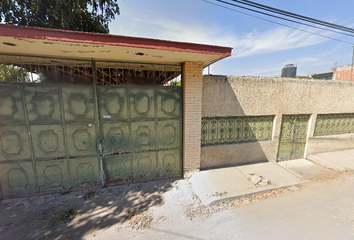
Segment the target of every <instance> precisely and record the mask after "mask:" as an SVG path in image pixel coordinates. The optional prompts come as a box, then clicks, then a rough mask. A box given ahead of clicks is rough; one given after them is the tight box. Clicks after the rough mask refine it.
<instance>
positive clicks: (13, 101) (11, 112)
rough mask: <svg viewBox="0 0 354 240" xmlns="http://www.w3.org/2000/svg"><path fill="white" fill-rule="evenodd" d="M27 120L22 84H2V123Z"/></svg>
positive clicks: (0, 120) (0, 113)
mask: <svg viewBox="0 0 354 240" xmlns="http://www.w3.org/2000/svg"><path fill="white" fill-rule="evenodd" d="M25 121H26V120H25V113H24V109H23V101H22V93H21V88H20V86H14V85H13V86H10V85H7V84H2V85H1V88H0V123H1V124H6V123H14V122H25Z"/></svg>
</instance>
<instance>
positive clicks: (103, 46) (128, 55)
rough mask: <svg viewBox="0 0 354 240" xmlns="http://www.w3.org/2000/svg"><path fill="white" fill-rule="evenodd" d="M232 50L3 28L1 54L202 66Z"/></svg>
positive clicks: (191, 44) (70, 32) (179, 43)
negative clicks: (200, 63) (189, 63)
mask: <svg viewBox="0 0 354 240" xmlns="http://www.w3.org/2000/svg"><path fill="white" fill-rule="evenodd" d="M231 50H232V49H231V48H229V47H220V46H210V45H202V44H194V43H184V42H172V41H164V40H157V39H149V38H137V37H127V36H118V35H110V34H101V33H87V32H75V31H66V30H57V29H45V28H37V27H24V26H13V25H7V24H0V53H2V54H12V55H32V56H46V57H59V58H74V59H94V60H105V61H124V62H139V63H154V64H181V63H183V62H202V63H203V66H204V67H206V66H208V65H210V64H212V63H214V62H216V61H219V60H221V59H223V58H225V57H228V56H231Z"/></svg>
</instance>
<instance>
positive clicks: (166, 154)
mask: <svg viewBox="0 0 354 240" xmlns="http://www.w3.org/2000/svg"><path fill="white" fill-rule="evenodd" d="M157 155H158V176H159V177H168V176H176V175H179V174H180V173H181V169H182V162H181V151H180V150H178V149H177V150H169V151H159V152H158V153H157Z"/></svg>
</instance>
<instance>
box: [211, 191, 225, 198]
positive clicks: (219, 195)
mask: <svg viewBox="0 0 354 240" xmlns="http://www.w3.org/2000/svg"><path fill="white" fill-rule="evenodd" d="M226 194H227V192H226V191H223V192H221V193H219V192H215V193H214V194H213V196H215V197H222V196H225V195H226Z"/></svg>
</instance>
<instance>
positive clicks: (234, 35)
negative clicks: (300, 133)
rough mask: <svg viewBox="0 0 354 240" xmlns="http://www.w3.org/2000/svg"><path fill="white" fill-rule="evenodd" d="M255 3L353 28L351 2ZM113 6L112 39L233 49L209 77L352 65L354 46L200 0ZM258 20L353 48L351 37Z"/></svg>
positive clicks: (141, 0)
mask: <svg viewBox="0 0 354 240" xmlns="http://www.w3.org/2000/svg"><path fill="white" fill-rule="evenodd" d="M210 1H212V2H215V1H214V0H210ZM254 1H256V2H258V3H262V4H266V5H269V6H272V7H276V8H280V9H283V10H287V11H291V12H294V13H297V14H301V15H305V16H309V17H313V18H317V19H320V20H324V21H330V22H333V23H337V24H341V25H344V26H347V27H354V14H353V9H354V1H348V0H336V1H330V0H294V1H289V0H254ZM118 3H119V6H120V11H121V15H119V16H117V17H116V20H114V21H113V22H112V23H111V24H110V31H111V32H110V33H111V34H118V35H127V36H136V37H149V38H158V39H164V40H173V41H185V42H194V43H203V44H211V45H221V46H228V47H233V52H232V56H231V57H229V58H227V59H224V60H221V61H220V62H218V63H215V64H213V65H212V66H211V73H212V74H215V75H217V74H220V75H246V76H277V75H280V72H281V68H282V67H283V66H284V65H285V64H290V63H293V64H296V65H297V66H298V75H308V74H311V73H321V72H329V71H331V68H332V67H334V66H335V64H337V65H338V66H340V65H346V64H351V60H352V59H351V58H352V52H353V47H352V46H351V45H349V44H345V43H340V42H336V41H333V40H329V39H326V38H322V37H319V36H316V35H311V34H308V33H305V32H301V31H297V30H294V29H291V28H287V27H283V26H279V25H276V24H273V23H269V22H266V21H263V20H260V19H256V18H253V17H250V16H246V15H243V14H241V13H237V12H233V11H230V10H227V9H224V8H220V7H217V6H214V5H211V4H209V3H206V2H203V1H202V0H174V1H173V0H149V1H147V0H124V1H122V0H121V1H118ZM242 11H244V12H246V10H242ZM247 13H249V12H247ZM251 14H254V15H257V14H256V13H251ZM258 16H260V17H265V18H268V19H270V20H273V21H277V22H281V23H284V24H288V25H291V26H293V27H300V28H302V29H304V30H307V31H312V32H316V33H320V34H325V35H327V36H330V37H334V38H339V39H341V40H345V41H349V42H353V43H354V38H353V37H346V36H341V35H338V34H335V33H330V32H326V31H321V30H318V29H317V30H316V29H313V28H308V27H301V26H299V25H296V24H291V23H287V22H284V21H281V20H276V19H273V18H270V17H266V16H261V15H258Z"/></svg>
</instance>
